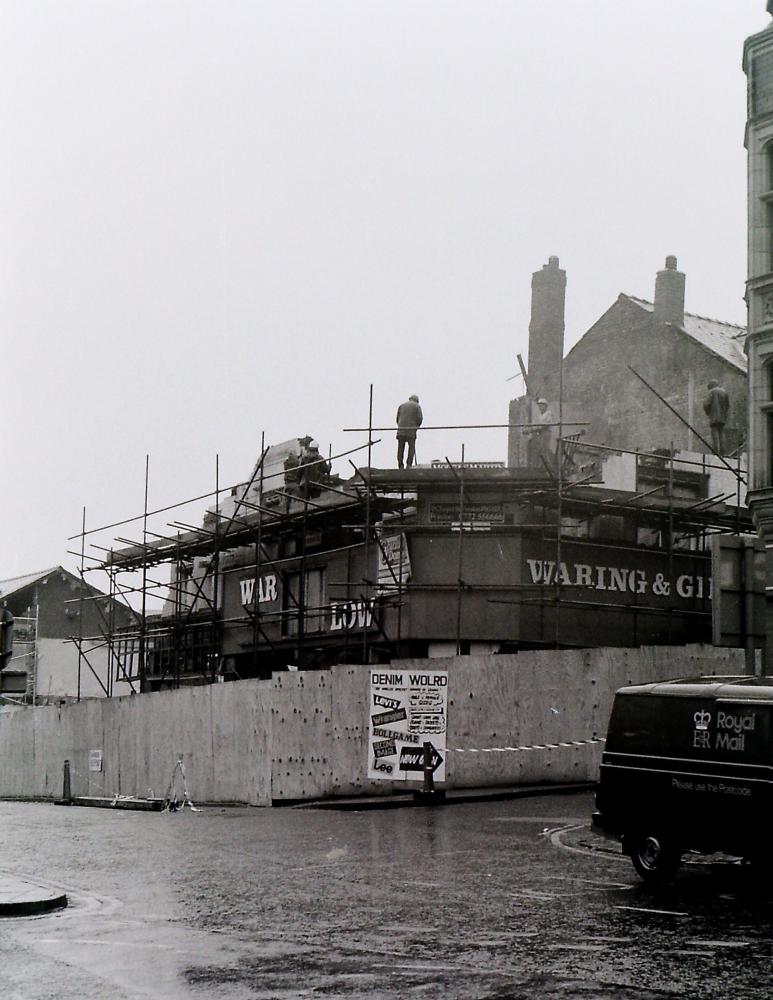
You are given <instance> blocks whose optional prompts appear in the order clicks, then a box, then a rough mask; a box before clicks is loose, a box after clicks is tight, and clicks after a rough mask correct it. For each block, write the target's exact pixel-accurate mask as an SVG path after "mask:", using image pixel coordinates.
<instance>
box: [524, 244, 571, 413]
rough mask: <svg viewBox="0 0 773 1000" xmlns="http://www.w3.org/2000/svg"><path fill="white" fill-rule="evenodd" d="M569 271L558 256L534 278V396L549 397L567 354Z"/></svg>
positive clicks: (531, 372)
mask: <svg viewBox="0 0 773 1000" xmlns="http://www.w3.org/2000/svg"><path fill="white" fill-rule="evenodd" d="M565 299H566V271H563V270H561V268H560V267H559V266H558V257H550V258H549V259H548V262H547V264H543V265H542V269H541V270H540V271H535V272H534V274H533V275H532V277H531V321H530V322H529V368H528V370H529V389H530V390H531V393H532V395H533V396H543V395H547V392H548V388H547V387H548V383H550V382H552V383H553V384H556V383H557V381H558V370H559V368H560V367H561V359H562V358H563V355H564V302H565Z"/></svg>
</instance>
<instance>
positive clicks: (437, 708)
mask: <svg viewBox="0 0 773 1000" xmlns="http://www.w3.org/2000/svg"><path fill="white" fill-rule="evenodd" d="M447 722H448V671H447V670H391V669H390V668H389V667H388V666H385V667H381V668H380V669H371V671H370V700H369V712H368V777H369V778H375V779H384V780H386V781H423V780H424V744H425V743H429V750H430V766H431V769H432V775H433V779H434V781H435V782H439V781H445V777H446V731H447Z"/></svg>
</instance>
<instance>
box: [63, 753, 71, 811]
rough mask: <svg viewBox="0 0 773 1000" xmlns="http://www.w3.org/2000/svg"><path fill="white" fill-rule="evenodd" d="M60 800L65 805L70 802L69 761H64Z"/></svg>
mask: <svg viewBox="0 0 773 1000" xmlns="http://www.w3.org/2000/svg"><path fill="white" fill-rule="evenodd" d="M62 802H64V803H65V804H66V805H68V806H69V805H71V804H72V786H71V783H70V762H69V760H66V761H65V762H64V775H63V777H62Z"/></svg>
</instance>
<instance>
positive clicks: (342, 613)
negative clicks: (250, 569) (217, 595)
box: [239, 573, 376, 632]
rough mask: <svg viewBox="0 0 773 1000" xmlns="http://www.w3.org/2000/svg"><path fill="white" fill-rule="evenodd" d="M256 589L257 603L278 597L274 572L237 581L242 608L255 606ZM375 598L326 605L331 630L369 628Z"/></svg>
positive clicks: (371, 621)
mask: <svg viewBox="0 0 773 1000" xmlns="http://www.w3.org/2000/svg"><path fill="white" fill-rule="evenodd" d="M256 591H257V596H258V604H271V603H273V602H275V601H277V600H278V599H279V587H278V583H277V577H276V574H275V573H267V574H265V576H261V577H258V578H257V579H256V578H255V577H254V576H251V577H247V579H245V580H240V581H239V595H240V598H241V602H242V607H244V608H254V607H255V594H256ZM375 603H376V602H375V600H374V599H373V598H370V599H365V598H363V599H361V600H357V601H339V602H335V603H332V604H330V605H329V606H328V609H327V610H328V611H329V615H330V617H329V618H328V621H327V626H328V629H329V630H330V631H331V632H340V631H345V632H349V631H353V630H355V629H366V628H370V627H371V625H372V624H373V608H374V606H375Z"/></svg>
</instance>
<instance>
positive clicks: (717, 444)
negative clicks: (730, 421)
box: [703, 379, 730, 455]
mask: <svg viewBox="0 0 773 1000" xmlns="http://www.w3.org/2000/svg"><path fill="white" fill-rule="evenodd" d="M706 388H707V389H708V390H709V394H708V396H706V398H705V400H704V401H703V411H704V413H705V414H706V416H707V417H708V418H709V427H711V447H712V448H713V449H714V451H715V452H716V454H717V455H724V453H725V450H724V444H725V442H724V434H723V432H724V429H725V424H726V423H727V416H728V413H729V412H730V397H729V396H728V394H727V392H726V391H725V390H724V389H723V388H722V386H721V385H720V384H719V382H717V380H716V379H712V380H711V381H710V382H709V384H708V385H707V386H706Z"/></svg>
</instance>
